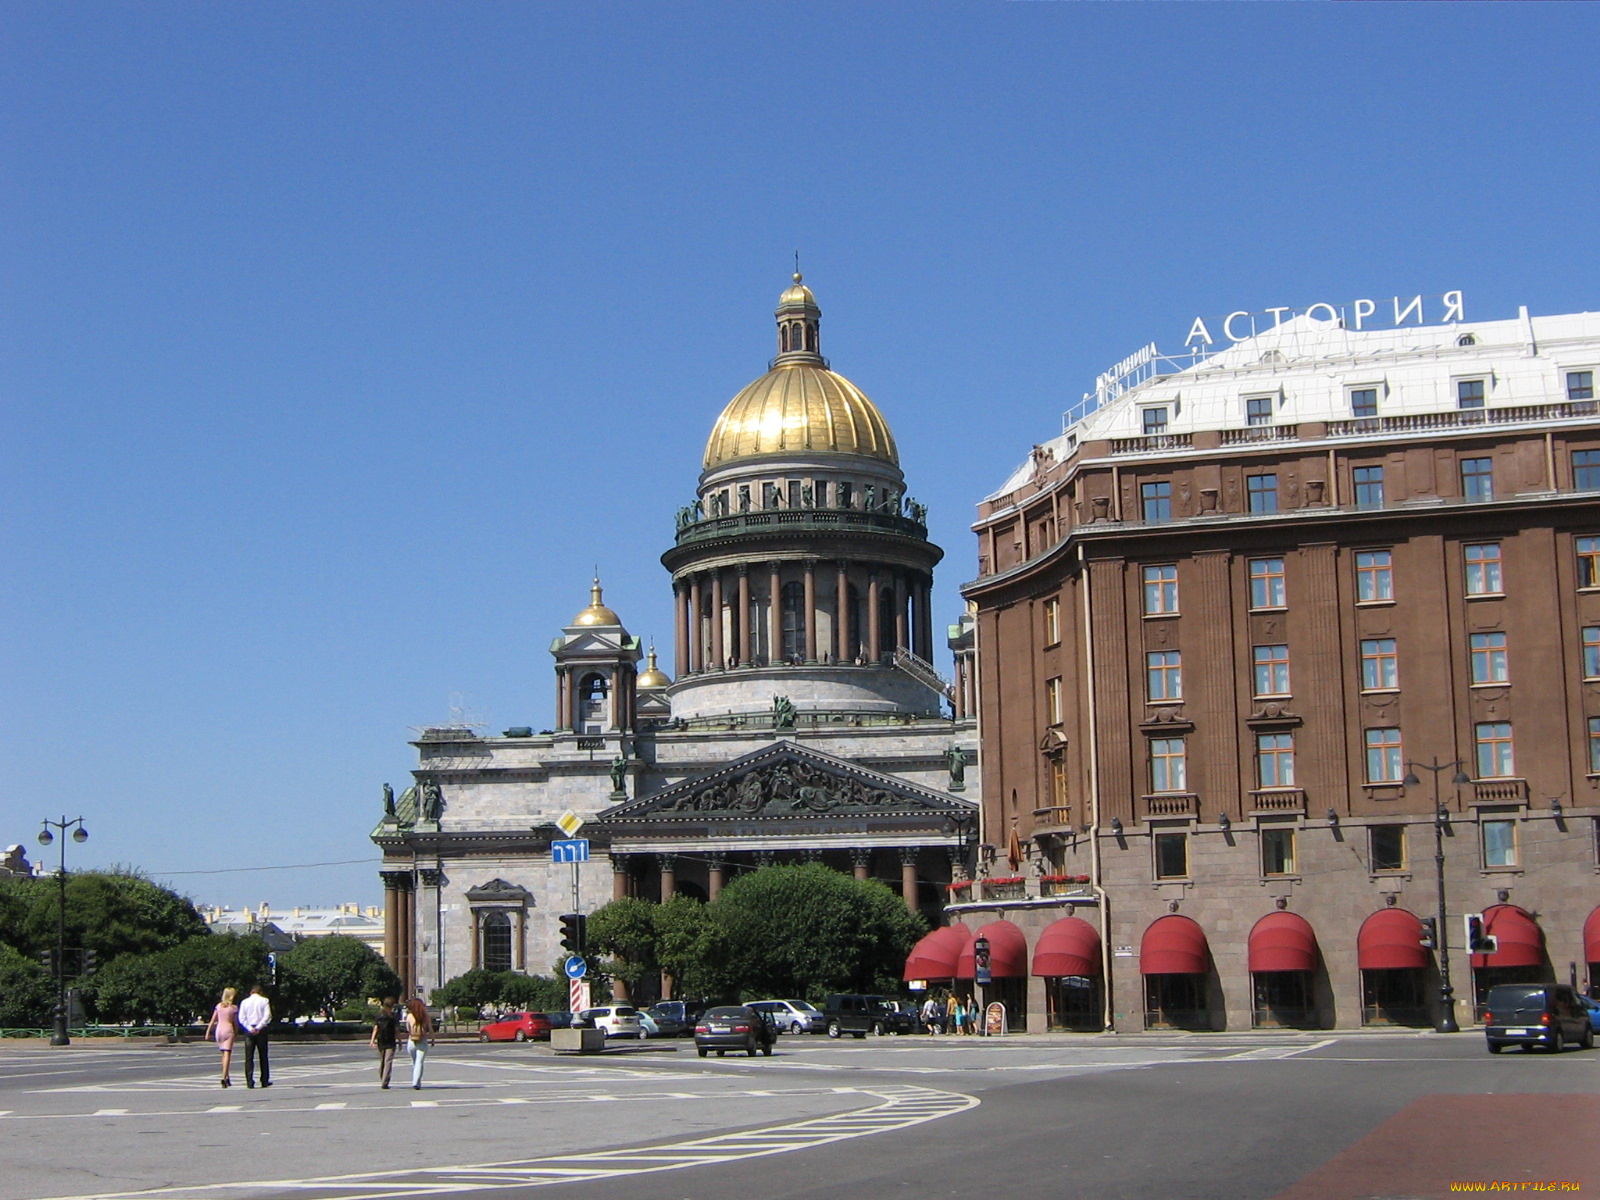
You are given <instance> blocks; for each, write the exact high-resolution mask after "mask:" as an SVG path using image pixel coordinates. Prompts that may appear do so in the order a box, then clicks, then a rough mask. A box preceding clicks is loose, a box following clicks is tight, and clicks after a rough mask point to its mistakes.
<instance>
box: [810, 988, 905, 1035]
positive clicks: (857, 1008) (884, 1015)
mask: <svg viewBox="0 0 1600 1200" xmlns="http://www.w3.org/2000/svg"><path fill="white" fill-rule="evenodd" d="M887 998H888V997H885V996H861V995H855V994H851V993H843V992H835V993H834V994H833V995H831V996H829V997H827V999H825V1000H823V1002H822V1012H823V1015H824V1016H825V1017H826V1018H827V1029H828V1036H829V1037H831V1038H836V1037H842V1036H843V1035H844V1034H847V1033H848V1034H852V1035H854V1036H855V1037H858V1038H864V1037H866V1036H867V1034H869V1033H870V1034H872V1035H873V1036H874V1037H877V1036H879V1035H882V1034H885V1033H910V1032H911V1031H912V1030H913V1029H915V1028H916V1023H915V1021H914V1020H913V1019H912V1016H911V1014H910V1013H904V1012H899V1011H898V1010H896V1009H892V1008H889V1007H887V1006H886V1005H885V1004H884V1001H885V1000H886V999H887Z"/></svg>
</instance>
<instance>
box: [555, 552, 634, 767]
mask: <svg viewBox="0 0 1600 1200" xmlns="http://www.w3.org/2000/svg"><path fill="white" fill-rule="evenodd" d="M550 653H551V654H552V655H553V656H554V657H555V660H556V728H557V729H558V730H559V731H561V732H563V733H571V734H576V735H577V736H579V737H584V738H591V739H592V738H606V737H612V738H620V737H621V736H622V735H624V734H626V733H629V732H630V731H631V730H632V729H633V727H634V717H635V701H636V697H637V690H638V689H637V680H638V667H639V659H640V658H642V657H643V655H642V654H641V653H640V650H639V639H638V638H636V637H634V636H632V635H631V634H630V633H629V632H628V631H627V630H626V629H624V628H623V627H622V618H621V617H619V616H617V614H616V613H615V612H613V611H612V610H611V609H610V608H609V607H607V606H606V603H605V601H604V599H603V598H602V595H601V591H600V580H599V579H598V578H597V579H596V580H595V581H594V586H593V587H592V588H590V590H589V603H588V606H587V607H585V608H584V609H583V610H582V611H580V612H579V613H578V615H577V616H575V617H573V618H572V623H571V624H570V625H568V626H567V627H566V628H565V629H563V630H562V631H561V636H560V637H558V638H556V640H555V641H553V642H552V643H551V644H550Z"/></svg>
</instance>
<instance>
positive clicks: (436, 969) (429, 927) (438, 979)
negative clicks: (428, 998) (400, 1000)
mask: <svg viewBox="0 0 1600 1200" xmlns="http://www.w3.org/2000/svg"><path fill="white" fill-rule="evenodd" d="M443 887H444V871H442V870H441V869H440V868H438V867H419V868H418V869H417V888H418V897H417V899H416V901H414V905H415V904H420V905H422V906H425V907H424V911H423V913H422V918H423V919H422V920H421V922H420V924H421V925H422V926H423V927H424V932H426V933H427V935H428V940H429V941H430V942H431V943H432V944H433V964H432V965H433V970H432V971H431V972H428V973H427V975H428V977H425V976H424V968H423V963H422V962H421V961H420V956H418V958H416V959H413V964H414V967H415V971H416V976H417V978H416V985H417V986H419V987H421V988H423V989H424V990H427V989H431V988H435V987H438V986H439V985H440V984H441V983H443V982H444V969H445V962H444V914H443V913H441V912H440V910H439V891H440V889H441V888H443ZM413 911H415V908H413ZM412 940H413V941H415V940H416V934H415V931H413V933H412Z"/></svg>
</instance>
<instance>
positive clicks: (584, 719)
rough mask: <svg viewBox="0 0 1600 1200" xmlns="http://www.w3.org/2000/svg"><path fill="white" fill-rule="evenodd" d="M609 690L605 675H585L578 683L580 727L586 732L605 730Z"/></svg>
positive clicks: (602, 731)
mask: <svg viewBox="0 0 1600 1200" xmlns="http://www.w3.org/2000/svg"><path fill="white" fill-rule="evenodd" d="M608 690H609V689H608V688H607V687H606V677H605V676H604V675H585V676H584V677H583V682H582V683H581V684H579V685H578V728H579V729H581V730H582V731H583V732H584V733H604V732H605V723H606V695H607V692H608Z"/></svg>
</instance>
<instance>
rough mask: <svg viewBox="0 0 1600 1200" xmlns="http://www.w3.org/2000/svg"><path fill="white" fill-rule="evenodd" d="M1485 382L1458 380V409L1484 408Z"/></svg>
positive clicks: (1479, 380)
mask: <svg viewBox="0 0 1600 1200" xmlns="http://www.w3.org/2000/svg"><path fill="white" fill-rule="evenodd" d="M1483 389H1484V381H1483V380H1481V379H1458V380H1456V407H1457V408H1482V407H1483Z"/></svg>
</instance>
